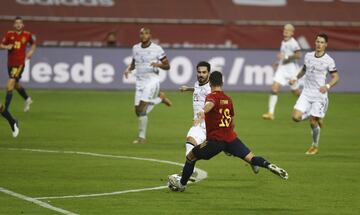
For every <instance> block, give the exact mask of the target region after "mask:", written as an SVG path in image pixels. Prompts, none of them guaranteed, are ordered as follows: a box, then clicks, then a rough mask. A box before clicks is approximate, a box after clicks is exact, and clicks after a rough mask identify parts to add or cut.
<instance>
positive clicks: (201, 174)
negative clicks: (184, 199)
mask: <svg viewBox="0 0 360 215" xmlns="http://www.w3.org/2000/svg"><path fill="white" fill-rule="evenodd" d="M7 149H8V150H14V151H29V152H40V153H63V154H75V155H87V156H94V157H104V158H117V159H132V160H141V161H150V162H157V163H165V164H171V165H176V166H183V164H181V163H177V162H173V161H167V160H159V159H154V158H141V157H132V156H122V155H108V154H99V153H92V152H77V151H57V150H43V149H25V148H7ZM195 170H196V171H197V173H198V175H197V178H196V181H195V183H196V182H199V181H201V180H203V179H205V178H207V172H206V171H204V170H202V169H199V168H195ZM189 183H192V182H189ZM165 188H167V186H158V187H149V188H141V189H133V190H120V191H114V192H107V193H92V194H79V195H67V196H45V197H35V198H34V199H37V200H43V199H69V198H87V197H99V196H110V195H120V194H125V193H137V192H143V191H149V190H161V189H165Z"/></svg>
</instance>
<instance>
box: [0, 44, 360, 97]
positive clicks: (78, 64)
mask: <svg viewBox="0 0 360 215" xmlns="http://www.w3.org/2000/svg"><path fill="white" fill-rule="evenodd" d="M166 52H167V55H168V58H169V61H170V65H171V70H170V71H168V72H165V71H161V72H160V79H161V83H162V84H161V87H162V89H166V90H177V89H178V88H179V86H181V85H192V84H193V83H194V82H195V80H196V77H195V72H196V70H195V66H196V64H197V62H198V61H201V60H206V61H209V62H210V63H211V65H212V70H220V71H222V72H223V73H224V77H225V89H227V90H233V91H269V89H270V85H271V83H272V76H273V73H274V69H273V67H272V64H273V63H274V61H275V56H276V54H277V52H278V50H225V49H224V50H218V49H216V50H215V49H213V50H209V49H166ZM329 54H330V55H331V56H332V57H333V58H334V59H335V61H336V63H337V68H338V70H339V72H340V76H341V81H340V83H339V84H338V86H336V87H335V88H334V89H333V90H334V91H337V92H360V85H359V84H358V80H360V73H359V70H358V68H357V66H356V65H357V64H356V63H355V62H357V60H358V59H360V52H358V51H331V52H329ZM0 59H4V60H1V61H0V68H1V71H2V72H1V73H0V86H1V87H4V86H5V83H6V80H7V72H6V71H7V68H6V60H5V59H6V52H5V51H1V52H0ZM130 62H131V49H128V48H59V47H58V48H50V47H40V48H38V49H37V51H36V53H35V55H34V56H33V58H32V59H31V62H29V64H28V65H27V66H26V69H25V71H24V74H23V77H22V82H23V83H24V84H25V86H26V87H28V88H40V89H111V90H129V89H134V88H135V86H134V83H135V78H134V77H131V78H130V79H128V80H126V79H124V77H123V76H122V72H123V70H124V69H125V67H126V65H128V64H129V63H130Z"/></svg>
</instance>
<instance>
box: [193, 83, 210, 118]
mask: <svg viewBox="0 0 360 215" xmlns="http://www.w3.org/2000/svg"><path fill="white" fill-rule="evenodd" d="M209 93H211V88H210V84H209V82H208V83H206V84H204V85H202V86H200V85H199V82H198V81H197V82H195V85H194V93H193V109H194V119H196V118H197V114H198V113H199V112H200V111H201V110H202V109H203V107H204V105H205V98H206V96H207V95H208V94H209Z"/></svg>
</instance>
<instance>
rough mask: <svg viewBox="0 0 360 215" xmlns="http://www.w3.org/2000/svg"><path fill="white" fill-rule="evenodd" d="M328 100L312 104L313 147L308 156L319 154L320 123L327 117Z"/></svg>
mask: <svg viewBox="0 0 360 215" xmlns="http://www.w3.org/2000/svg"><path fill="white" fill-rule="evenodd" d="M327 106H328V100H327V99H324V100H322V101H316V102H314V103H313V104H312V106H311V110H310V114H311V116H310V120H309V122H310V127H311V137H312V144H311V147H310V148H309V149H308V151H306V154H309V155H315V154H317V153H319V141H320V131H321V126H320V121H321V120H322V119H323V118H324V117H325V113H326V111H327Z"/></svg>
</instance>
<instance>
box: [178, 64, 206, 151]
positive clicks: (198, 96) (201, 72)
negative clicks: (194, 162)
mask: <svg viewBox="0 0 360 215" xmlns="http://www.w3.org/2000/svg"><path fill="white" fill-rule="evenodd" d="M196 69H197V76H196V77H197V82H196V83H195V84H194V87H188V86H182V87H180V91H181V92H185V91H190V92H193V110H194V118H193V126H192V127H191V128H190V130H189V132H188V134H187V136H186V143H185V156H186V155H187V154H188V153H189V152H190V151H191V150H192V149H193V148H194V147H195V146H197V145H199V144H201V143H203V142H204V141H205V140H206V127H205V121H202V122H198V121H197V118H198V117H197V116H198V113H199V112H200V111H201V110H202V109H203V107H204V105H205V98H206V96H207V94H209V93H210V92H211V88H210V84H209V76H210V70H211V66H210V64H209V63H208V62H205V61H201V62H199V63H198V64H197V66H196Z"/></svg>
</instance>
